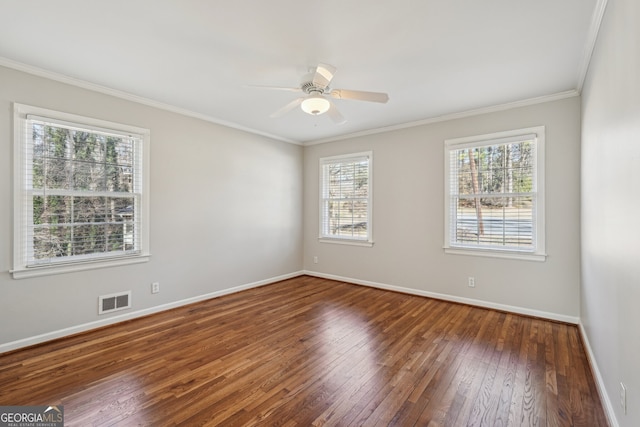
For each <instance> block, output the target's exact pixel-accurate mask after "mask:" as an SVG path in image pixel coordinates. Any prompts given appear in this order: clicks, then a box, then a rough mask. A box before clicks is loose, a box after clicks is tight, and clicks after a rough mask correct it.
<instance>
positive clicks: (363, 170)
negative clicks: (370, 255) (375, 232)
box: [321, 157, 369, 240]
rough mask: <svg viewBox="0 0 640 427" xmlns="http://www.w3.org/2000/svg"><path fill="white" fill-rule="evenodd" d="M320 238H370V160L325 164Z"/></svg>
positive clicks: (337, 161) (352, 159)
mask: <svg viewBox="0 0 640 427" xmlns="http://www.w3.org/2000/svg"><path fill="white" fill-rule="evenodd" d="M322 184H323V188H322V200H321V203H322V210H321V212H322V218H321V229H322V231H321V236H322V237H331V238H343V239H352V240H368V238H369V158H368V157H354V158H350V159H344V160H335V161H326V162H324V163H322Z"/></svg>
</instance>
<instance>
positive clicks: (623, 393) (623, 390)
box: [620, 383, 627, 415]
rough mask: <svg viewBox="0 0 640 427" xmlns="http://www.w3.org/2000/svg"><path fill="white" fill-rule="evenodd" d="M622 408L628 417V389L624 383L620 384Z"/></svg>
mask: <svg viewBox="0 0 640 427" xmlns="http://www.w3.org/2000/svg"><path fill="white" fill-rule="evenodd" d="M620 406H622V410H623V411H624V414H625V415H627V388H626V387H625V386H624V384H623V383H620Z"/></svg>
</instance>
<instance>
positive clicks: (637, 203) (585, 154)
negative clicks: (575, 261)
mask: <svg viewBox="0 0 640 427" xmlns="http://www.w3.org/2000/svg"><path fill="white" fill-rule="evenodd" d="M639 24H640V2H638V1H637V0H609V2H608V5H607V10H606V12H605V15H604V19H603V22H602V26H601V28H600V33H599V36H598V40H597V43H596V49H595V51H594V55H593V58H592V60H591V64H590V67H589V72H588V74H587V79H586V82H585V86H584V89H583V95H582V111H583V112H582V291H581V295H582V298H581V317H582V324H583V326H584V330H585V332H586V335H587V337H588V341H589V344H590V346H591V350H592V352H593V355H594V356H595V361H596V364H597V367H598V370H599V373H600V375H601V378H602V381H603V383H604V386H605V388H606V392H607V395H608V398H609V401H610V404H611V406H612V407H613V410H614V411H615V417H616V418H617V421H618V423H619V425H621V426H628V427H631V426H639V425H640V308H639V304H640V244H639V242H640V221H639V218H640V25H639ZM620 382H624V383H625V385H626V387H627V407H628V413H627V415H624V414H623V411H622V410H621V405H620V404H619V398H618V396H619V394H618V393H619V383H620Z"/></svg>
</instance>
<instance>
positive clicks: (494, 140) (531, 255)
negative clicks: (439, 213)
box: [444, 126, 547, 261]
mask: <svg viewBox="0 0 640 427" xmlns="http://www.w3.org/2000/svg"><path fill="white" fill-rule="evenodd" d="M526 135H535V148H536V149H535V153H536V154H535V158H534V162H535V165H534V172H533V173H534V176H533V182H534V184H533V194H534V198H535V207H534V209H533V211H534V214H533V218H532V221H533V224H532V228H533V230H532V234H533V235H532V238H533V249H532V250H517V249H512V248H509V249H503V248H500V247H499V246H483V247H476V246H471V245H464V244H461V243H457V242H455V241H454V239H455V238H454V237H453V236H454V234H453V233H455V229H454V228H455V225H454V224H452V222H453V221H452V218H454V217H455V215H456V212H455V207H454V206H453V205H452V202H453V198H452V194H451V193H450V191H451V188H452V186H451V178H452V177H451V169H450V153H451V152H452V151H457V150H460V149H467V148H474V147H482V146H487V145H491V144H506V143H508V142H510V141H517V140H518V139H522V137H523V136H526ZM444 148H445V149H444V178H445V179H444V195H445V197H444V223H445V224H444V251H445V253H448V254H460V255H478V256H488V257H497V258H510V259H520V260H529V261H544V260H545V259H546V256H547V254H546V247H545V194H544V188H545V178H544V170H545V167H544V159H545V127H544V126H535V127H530V128H524V129H516V130H509V131H504V132H496V133H491V134H486V135H478V136H470V137H464V138H455V139H448V140H445V142H444Z"/></svg>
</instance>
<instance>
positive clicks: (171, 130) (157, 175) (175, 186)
mask: <svg viewBox="0 0 640 427" xmlns="http://www.w3.org/2000/svg"><path fill="white" fill-rule="evenodd" d="M12 102H19V103H23V104H28V105H34V106H38V107H45V108H50V109H54V110H59V111H65V112H69V113H74V114H79V115H84V116H89V117H95V118H99V119H103V120H109V121H114V122H120V123H125V124H129V125H134V126H139V127H144V128H148V129H150V130H151V209H150V211H151V227H150V228H151V230H150V233H151V234H150V236H151V238H150V241H151V253H152V257H151V261H149V262H148V263H144V264H137V265H132V266H123V267H115V268H106V269H100V270H91V271H86V272H78V273H71V274H62V275H56V276H47V277H41V278H33V279H21V280H14V279H13V278H12V277H11V275H10V274H9V272H8V271H9V269H10V268H11V254H12V246H11V238H12V227H13V224H12V217H11V213H12V205H13V203H12V193H11V188H12V187H11V186H12V177H11V165H12V157H11V152H12V144H13V140H12V121H13V118H12V117H13V115H12V107H11V103H12ZM212 102H214V101H212ZM0 153H1V155H0V325H1V327H0V350H6V349H10V348H13V347H15V344H16V343H17V342H18V343H21V344H24V343H31V342H32V340H31V341H30V339H31V338H33V337H36V336H39V335H42V334H44V335H45V338H46V337H51V334H54V335H55V332H56V331H67V332H68V331H71V332H73V331H75V330H77V328H78V327H79V326H82V325H87V324H91V325H93V324H94V323H92V322H99V321H101V320H104V319H105V318H109V317H110V316H109V315H107V316H104V315H103V316H98V315H97V298H98V296H99V295H103V294H110V293H114V292H118V291H124V290H132V291H133V295H132V302H133V308H132V310H131V312H136V311H140V310H150V309H153V308H154V307H160V306H164V305H167V304H169V305H171V304H175V303H176V302H180V301H183V300H186V299H189V298H195V297H198V296H202V295H207V294H211V293H215V292H223V291H224V290H228V289H230V288H234V287H239V286H243V285H248V284H255V283H256V282H263V281H269V280H271V279H273V278H278V277H281V276H286V275H290V274H293V273H297V272H299V271H300V270H301V266H302V259H301V253H302V233H301V229H302V216H301V214H302V147H299V146H295V145H292V144H288V143H284V142H280V141H274V140H270V139H268V138H265V137H261V136H256V135H253V134H249V133H246V132H242V131H238V130H234V129H230V128H227V127H223V126H219V125H216V124H213V123H209V122H205V121H202V120H198V119H195V118H190V117H186V116H183V115H179V114H175V113H172V112H168V111H165V110H161V109H156V108H152V107H149V106H145V105H141V104H137V103H135V102H131V101H128V100H124V99H120V98H116V97H112V96H108V95H105V94H102V93H98V92H93V91H89V90H85V89H82V88H79V87H74V86H70V85H66V84H63V83H60V82H55V81H53V80H48V79H45V78H40V77H36V76H33V75H30V74H26V73H23V72H20V71H16V70H12V69H8V68H3V67H0ZM155 281H158V282H160V285H161V292H160V293H159V294H155V295H152V294H151V293H150V284H151V282H155ZM123 313H125V312H119V313H114V314H117V315H122V314H123ZM74 328H75V329H74ZM47 334H49V335H47ZM20 340H26V341H20ZM3 345H4V346H3Z"/></svg>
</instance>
